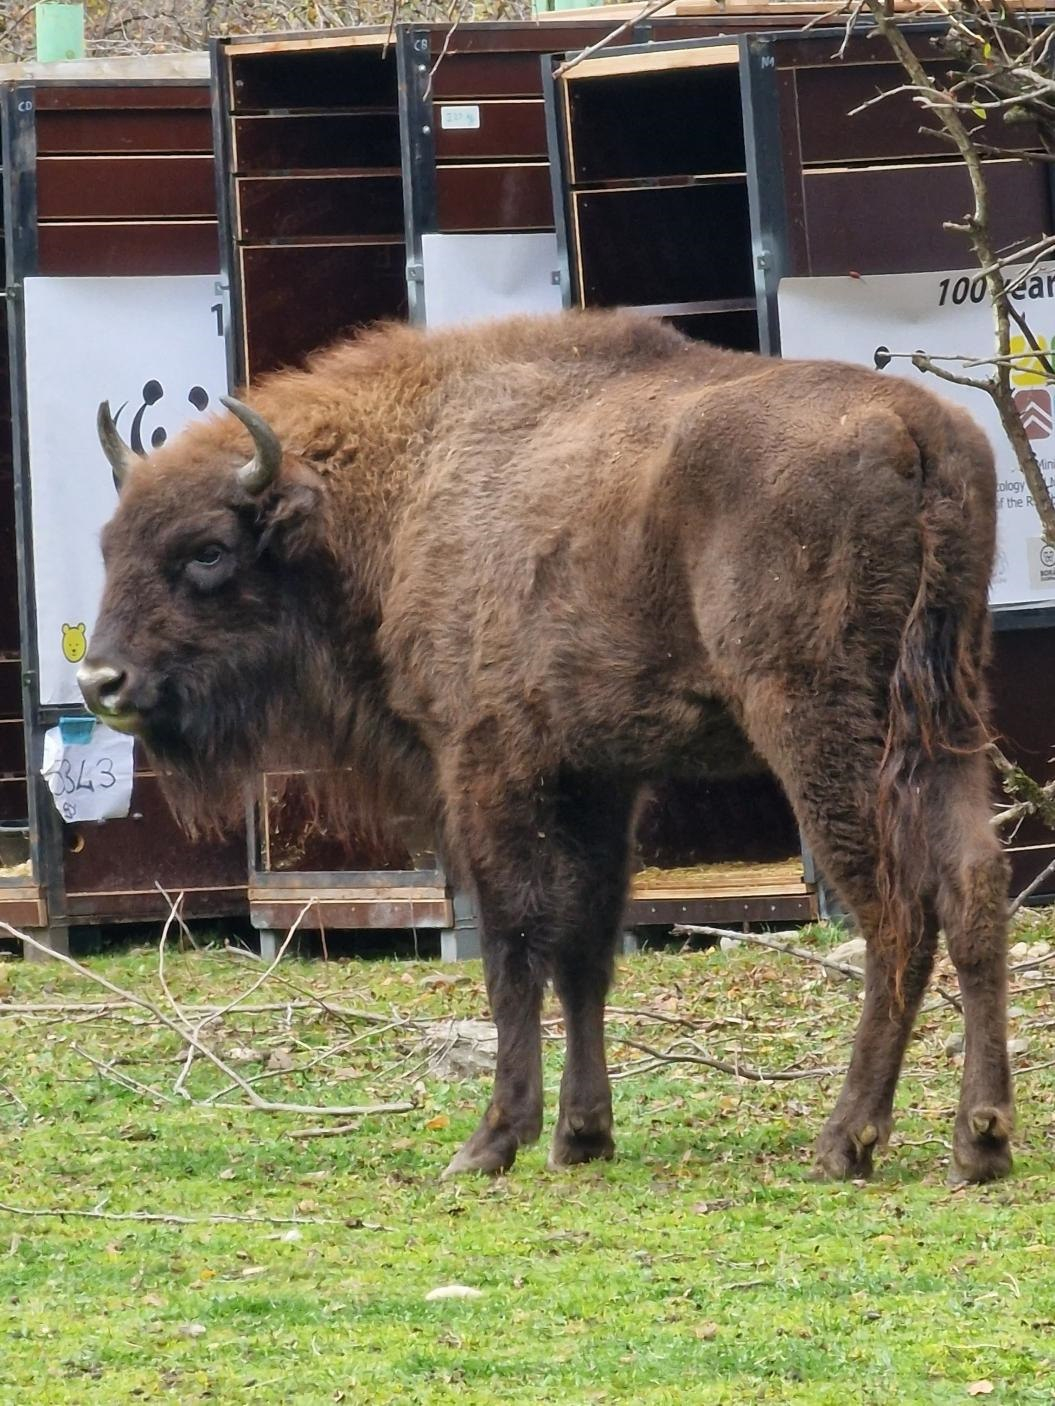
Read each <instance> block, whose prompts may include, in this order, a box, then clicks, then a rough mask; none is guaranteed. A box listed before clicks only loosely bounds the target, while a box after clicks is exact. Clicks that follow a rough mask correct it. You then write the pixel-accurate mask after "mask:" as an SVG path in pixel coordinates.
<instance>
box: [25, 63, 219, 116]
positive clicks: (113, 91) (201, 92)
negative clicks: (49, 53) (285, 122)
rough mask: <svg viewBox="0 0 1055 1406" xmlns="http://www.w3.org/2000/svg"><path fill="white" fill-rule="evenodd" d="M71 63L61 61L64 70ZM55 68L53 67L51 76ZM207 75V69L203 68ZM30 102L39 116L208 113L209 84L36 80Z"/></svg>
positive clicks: (209, 99)
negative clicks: (103, 84) (107, 84)
mask: <svg viewBox="0 0 1055 1406" xmlns="http://www.w3.org/2000/svg"><path fill="white" fill-rule="evenodd" d="M69 67H72V65H67V64H63V72H66V70H67V69H68V68H69ZM53 75H54V70H52V76H53ZM206 76H208V70H207V69H206ZM33 104H34V107H35V108H36V111H37V114H38V116H39V115H40V114H41V113H45V112H46V113H60V112H64V113H70V114H75V113H80V114H81V115H82V117H83V115H84V114H85V113H89V112H95V113H102V112H109V111H113V112H116V113H120V114H122V115H123V116H124V117H131V116H132V114H133V113H135V112H137V111H138V112H149V111H156V112H178V111H180V110H182V109H185V108H197V109H200V110H201V111H202V112H208V111H209V109H210V106H211V98H210V94H209V85H208V83H207V82H203V83H185V84H160V83H150V84H148V83H143V84H142V85H139V84H134V85H133V84H122V85H120V86H118V85H116V84H115V85H114V86H113V87H100V86H97V85H95V84H93V85H91V86H87V85H86V84H83V83H78V84H76V85H70V86H69V87H67V86H65V85H55V84H51V83H38V84H37V85H36V86H35V87H34V89H33Z"/></svg>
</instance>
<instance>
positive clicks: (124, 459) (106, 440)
mask: <svg viewBox="0 0 1055 1406" xmlns="http://www.w3.org/2000/svg"><path fill="white" fill-rule="evenodd" d="M117 413H118V414H119V415H120V413H121V412H120V410H119V411H118V412H117ZM95 424H96V428H97V429H98V431H99V443H100V444H101V445H102V447H103V453H104V454H105V455H106V457H107V460H108V461H109V464H110V469H111V471H112V472H113V476H114V487H115V488H116V489H117V491H118V493H120V491H121V489H122V488H123V487H124V486H125V484H126V483H127V481H128V475H129V474H130V473H131V472H132V466H133V465H134V464H135V462H136V459H137V457H138V456H137V455H136V454H135V453H133V451H132V450H131V449H130V448H129V447H128V445H127V444H126V443H125V442H124V440H123V439H122V438H121V436H120V435H119V434H118V432H117V426H116V425H115V424H114V417H113V416H112V415H111V414H110V402H109V401H108V400H104V401H103V403H102V404H101V405H100V406H99V414H98V415H97V416H96V420H95Z"/></svg>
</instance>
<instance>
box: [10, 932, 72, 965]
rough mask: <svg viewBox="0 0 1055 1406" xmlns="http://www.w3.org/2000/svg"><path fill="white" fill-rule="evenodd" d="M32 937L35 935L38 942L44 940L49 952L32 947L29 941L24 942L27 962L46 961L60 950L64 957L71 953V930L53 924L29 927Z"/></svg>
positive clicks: (23, 948) (23, 951) (24, 956)
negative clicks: (44, 926) (51, 954)
mask: <svg viewBox="0 0 1055 1406" xmlns="http://www.w3.org/2000/svg"><path fill="white" fill-rule="evenodd" d="M27 932H28V933H29V936H30V937H35V938H36V940H37V941H38V942H42V943H43V944H44V946H45V947H47V949H48V951H47V952H41V951H40V950H39V949H38V948H36V947H31V946H30V945H29V943H28V942H27V943H24V944H23V947H22V956H23V958H24V959H25V960H26V961H27V962H46V961H48V959H49V954H50V953H52V952H58V953H59V954H60V955H61V956H63V957H68V956H69V955H70V930H69V928H64V927H59V926H58V924H53V925H52V926H51V927H47V928H27Z"/></svg>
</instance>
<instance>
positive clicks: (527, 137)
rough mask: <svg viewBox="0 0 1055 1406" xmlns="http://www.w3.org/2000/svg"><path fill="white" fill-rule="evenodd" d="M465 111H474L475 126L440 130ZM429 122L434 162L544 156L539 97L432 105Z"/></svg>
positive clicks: (543, 113)
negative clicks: (430, 120) (434, 152)
mask: <svg viewBox="0 0 1055 1406" xmlns="http://www.w3.org/2000/svg"><path fill="white" fill-rule="evenodd" d="M466 108H468V109H469V111H470V114H471V113H472V112H473V111H475V115H476V120H477V122H478V124H479V125H478V126H476V127H461V126H448V127H444V125H443V124H444V121H445V120H450V119H452V118H454V117H456V116H458V115H459V114H460V113H461V112H464V110H465V109H466ZM433 122H434V130H435V133H436V137H435V147H436V159H437V160H438V161H465V160H470V159H477V160H480V159H484V158H494V157H505V158H507V159H512V158H515V157H524V156H539V157H546V156H548V148H547V145H546V109H545V106H544V104H543V102H542V100H541V99H540V98H514V99H513V100H512V101H510V102H499V101H495V100H493V99H486V100H484V101H481V102H474V103H450V102H444V103H436V104H435V107H434V109H433Z"/></svg>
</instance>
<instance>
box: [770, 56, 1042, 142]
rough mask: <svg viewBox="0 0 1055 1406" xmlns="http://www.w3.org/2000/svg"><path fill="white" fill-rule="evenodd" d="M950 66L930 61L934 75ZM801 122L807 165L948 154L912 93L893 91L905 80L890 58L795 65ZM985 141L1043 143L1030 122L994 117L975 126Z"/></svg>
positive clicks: (800, 130) (798, 121) (901, 70)
mask: <svg viewBox="0 0 1055 1406" xmlns="http://www.w3.org/2000/svg"><path fill="white" fill-rule="evenodd" d="M945 67H947V66H946V65H939V64H927V65H926V68H927V71H928V72H929V73H931V74H932V75H933V76H935V77H939V76H940V75H942V74H943V73H944V69H945ZM792 72H793V74H794V82H795V89H796V95H797V118H796V120H797V125H798V130H799V140H800V143H801V159H802V161H803V163H804V164H805V165H811V164H812V165H817V164H824V165H828V166H832V165H836V164H841V163H844V162H850V161H855V162H856V161H881V162H883V163H886V162H889V161H897V160H901V159H904V158H906V157H943V158H948V156H949V147H948V144H947V143H945V142H943V141H941V140H940V139H939V138H938V137H937V136H935V135H932V134H931V133H930V131H928V130H927V127H926V124H925V123H923V122H921V120H920V108H919V106H918V104H917V103H915V102H914V101H913V98H912V94H911V93H908V92H894V91H892V90H894V89H898V88H900V87H901V86H902V85H903V84H904V82H905V74H904V70H903V69H902V67H901V65H900V64H899V63H897V62H895V61H894V59H893V58H892V57H891V59H890V60H889V61H888V62H879V63H871V64H867V63H859V64H851V65H843V64H840V63H830V62H829V63H825V64H818V63H814V64H813V65H810V66H809V67H796V68H794V69H793V70H792ZM882 92H887V93H889V96H888V97H886V98H884V99H883V101H882V102H881V103H877V104H876V105H875V106H872V107H867V108H865V109H864V111H861V112H857V113H856V115H855V116H850V114H851V113H852V112H854V110H855V109H856V108H859V107H860V106H861V104H862V103H866V102H869V101H870V100H871V99H874V98H875V97H876V96H877V95H878V94H879V93H882ZM972 127H973V129H974V131H975V135H976V137H977V139H978V141H979V142H980V143H983V144H984V143H988V144H989V145H992V146H996V147H999V148H1004V149H1006V148H1009V147H1010V148H1013V149H1021V148H1026V147H1035V146H1037V145H1038V144H1039V143H1038V137H1037V132H1036V128H1035V127H1033V126H1032V125H1031V124H1023V125H1020V124H1017V123H1015V124H1011V125H1009V124H1007V123H1005V122H1004V121H1003V120H1002V118H1001V117H1000V116H999V115H997V116H995V117H994V116H990V117H989V118H988V119H987V120H986V121H985V122H983V123H981V124H972Z"/></svg>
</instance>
